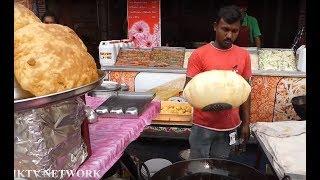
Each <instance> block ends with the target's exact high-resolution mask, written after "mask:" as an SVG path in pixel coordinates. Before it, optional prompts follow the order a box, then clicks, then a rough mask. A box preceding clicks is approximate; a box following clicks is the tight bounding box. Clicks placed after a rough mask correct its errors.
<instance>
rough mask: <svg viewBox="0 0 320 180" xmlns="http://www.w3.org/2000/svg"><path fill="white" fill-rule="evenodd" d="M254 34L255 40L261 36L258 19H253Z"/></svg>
mask: <svg viewBox="0 0 320 180" xmlns="http://www.w3.org/2000/svg"><path fill="white" fill-rule="evenodd" d="M252 33H253V37H254V38H256V37H258V36H261V32H260V28H259V24H258V21H257V19H256V18H252Z"/></svg>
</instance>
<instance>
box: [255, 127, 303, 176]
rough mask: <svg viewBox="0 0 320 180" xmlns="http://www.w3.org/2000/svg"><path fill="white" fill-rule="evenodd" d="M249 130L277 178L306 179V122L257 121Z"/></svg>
mask: <svg viewBox="0 0 320 180" xmlns="http://www.w3.org/2000/svg"><path fill="white" fill-rule="evenodd" d="M251 130H252V132H253V134H254V135H255V137H256V139H257V140H258V143H259V145H260V147H261V149H262V150H263V152H264V153H265V155H266V156H267V158H268V160H269V162H270V164H271V166H272V168H273V169H274V171H275V173H276V174H277V176H278V178H279V179H282V178H284V177H289V179H291V180H294V179H297V180H298V179H299V180H302V179H306V122H305V121H280V122H257V123H255V124H253V125H252V127H251Z"/></svg>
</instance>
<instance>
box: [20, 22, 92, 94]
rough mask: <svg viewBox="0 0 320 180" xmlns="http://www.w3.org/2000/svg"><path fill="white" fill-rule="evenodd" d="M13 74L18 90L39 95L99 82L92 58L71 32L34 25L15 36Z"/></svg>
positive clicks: (60, 27) (59, 28)
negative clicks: (19, 87) (19, 86)
mask: <svg viewBox="0 0 320 180" xmlns="http://www.w3.org/2000/svg"><path fill="white" fill-rule="evenodd" d="M14 74H15V77H16V79H17V81H18V83H19V84H20V85H21V87H22V88H23V89H24V90H26V91H29V92H31V93H32V94H34V95H35V96H42V95H47V94H51V93H56V92H61V91H64V90H67V89H72V88H75V87H79V86H82V85H85V84H88V83H91V82H93V81H95V80H97V79H98V74H97V68H96V64H95V62H94V59H93V58H92V56H91V55H90V54H89V53H88V52H87V49H86V47H85V45H84V44H83V42H82V41H81V40H80V38H79V37H78V36H77V35H76V34H75V32H74V31H73V30H71V29H70V28H68V27H66V26H62V25H58V24H43V23H33V24H29V25H27V26H24V27H23V28H20V29H18V30H17V31H15V33H14Z"/></svg>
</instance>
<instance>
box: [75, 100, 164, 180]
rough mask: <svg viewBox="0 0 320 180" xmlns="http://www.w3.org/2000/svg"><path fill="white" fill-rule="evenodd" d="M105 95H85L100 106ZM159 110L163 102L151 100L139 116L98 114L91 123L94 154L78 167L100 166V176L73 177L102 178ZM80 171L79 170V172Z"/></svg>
mask: <svg viewBox="0 0 320 180" xmlns="http://www.w3.org/2000/svg"><path fill="white" fill-rule="evenodd" d="M104 100H105V99H101V98H97V97H90V96H86V104H87V105H88V106H91V107H92V108H94V109H95V108H97V107H98V106H99V105H100V104H101V103H103V102H104ZM159 112H160V102H157V101H152V102H151V103H150V104H149V105H148V107H147V108H146V110H145V111H144V112H143V113H142V115H141V116H140V117H139V118H138V119H113V118H100V117H99V118H98V122H96V123H93V124H90V125H89V133H90V141H91V150H92V155H91V156H90V157H89V159H87V160H86V161H85V162H84V163H83V164H82V165H81V166H80V167H79V168H78V170H77V172H80V171H81V172H85V171H86V170H96V171H97V170H100V171H99V173H98V174H99V177H90V178H88V177H79V176H73V177H71V178H70V179H75V180H78V179H90V180H92V179H100V178H101V177H102V176H103V175H104V174H105V173H106V172H107V171H108V170H109V169H110V168H111V167H112V166H113V165H114V164H115V163H116V162H117V161H118V160H119V159H120V158H121V156H122V155H123V152H124V151H125V149H126V147H127V146H128V145H129V144H130V143H131V142H132V141H134V140H135V139H137V138H138V137H139V135H140V133H141V132H142V131H143V130H144V128H145V127H146V126H147V125H150V124H151V121H152V119H153V118H155V117H156V116H157V114H158V113H159ZM79 174H80V173H79Z"/></svg>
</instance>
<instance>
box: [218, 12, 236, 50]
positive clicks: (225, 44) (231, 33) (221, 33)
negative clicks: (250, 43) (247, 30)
mask: <svg viewBox="0 0 320 180" xmlns="http://www.w3.org/2000/svg"><path fill="white" fill-rule="evenodd" d="M239 29H240V20H239V21H237V22H235V23H232V24H228V23H227V22H225V21H224V20H223V18H221V19H220V21H219V22H215V23H214V31H215V32H216V41H217V43H218V45H219V46H220V48H223V49H228V48H230V47H231V46H232V43H233V42H234V41H235V40H236V39H237V37H238V34H239Z"/></svg>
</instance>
